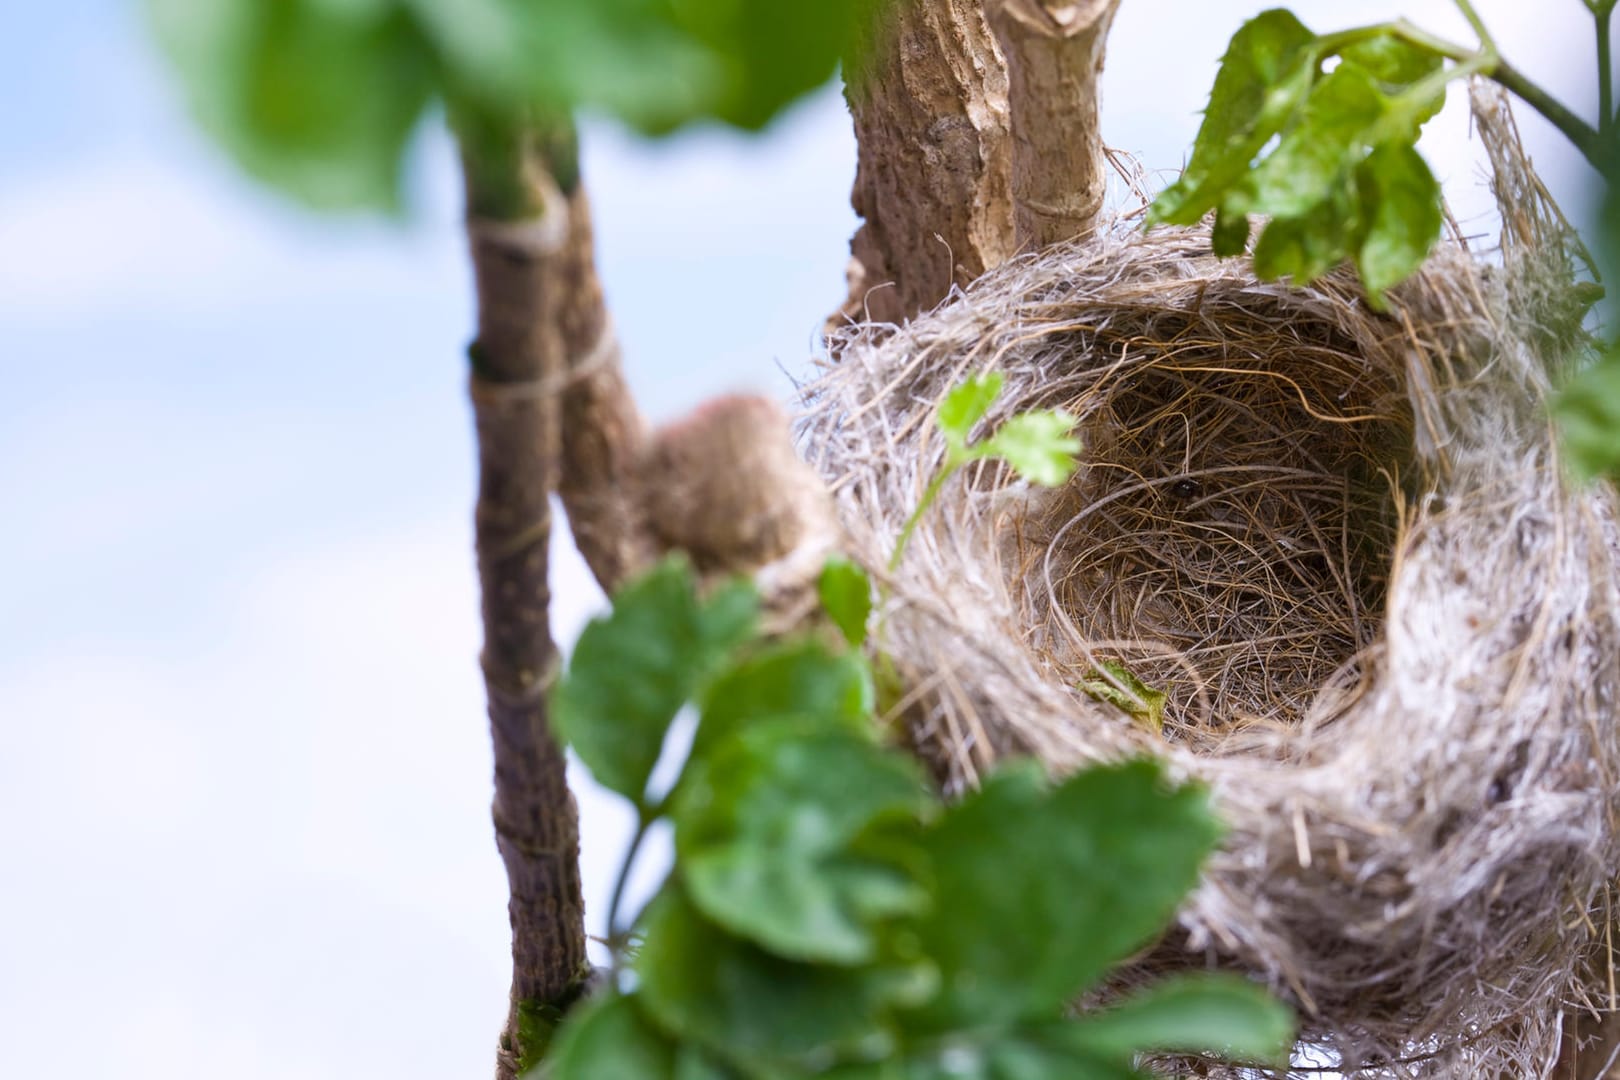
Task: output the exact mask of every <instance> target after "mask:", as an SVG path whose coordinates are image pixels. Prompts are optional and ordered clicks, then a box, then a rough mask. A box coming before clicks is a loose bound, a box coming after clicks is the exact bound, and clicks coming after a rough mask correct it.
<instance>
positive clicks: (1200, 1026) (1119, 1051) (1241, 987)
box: [1044, 975, 1294, 1066]
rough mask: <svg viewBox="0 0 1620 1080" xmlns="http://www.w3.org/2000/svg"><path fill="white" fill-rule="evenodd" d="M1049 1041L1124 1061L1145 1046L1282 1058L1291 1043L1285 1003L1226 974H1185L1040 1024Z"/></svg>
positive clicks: (1279, 1061) (1233, 1057)
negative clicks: (1105, 1005)
mask: <svg viewBox="0 0 1620 1080" xmlns="http://www.w3.org/2000/svg"><path fill="white" fill-rule="evenodd" d="M1044 1037H1045V1038H1046V1039H1047V1040H1049V1041H1051V1042H1054V1043H1059V1044H1061V1045H1064V1046H1069V1047H1074V1048H1076V1049H1080V1050H1087V1051H1090V1052H1092V1053H1095V1054H1097V1055H1099V1056H1102V1057H1107V1058H1114V1059H1117V1060H1120V1061H1130V1060H1131V1058H1132V1057H1133V1056H1134V1055H1136V1054H1140V1053H1144V1052H1150V1051H1160V1052H1175V1053H1211V1054H1215V1055H1216V1056H1218V1057H1220V1058H1222V1059H1223V1060H1227V1061H1249V1062H1260V1063H1265V1064H1270V1065H1279V1066H1280V1065H1286V1064H1287V1063H1288V1052H1289V1049H1290V1048H1291V1047H1292V1046H1293V1043H1294V1017H1293V1014H1292V1013H1291V1012H1290V1011H1289V1009H1288V1008H1287V1006H1285V1005H1283V1004H1282V1003H1281V1002H1279V1001H1278V1000H1277V999H1275V998H1273V997H1272V996H1271V995H1269V994H1267V993H1266V992H1265V991H1264V990H1263V989H1261V988H1260V987H1258V986H1255V985H1254V984H1253V983H1250V982H1245V981H1244V980H1243V979H1240V978H1237V977H1236V976H1231V975H1189V976H1183V977H1181V978H1177V979H1172V980H1167V981H1165V982H1162V983H1160V984H1158V985H1157V986H1153V987H1151V988H1149V989H1147V990H1144V991H1141V992H1140V993H1138V994H1136V995H1134V996H1133V997H1131V998H1130V999H1129V1000H1127V1001H1125V1002H1124V1003H1122V1004H1120V1005H1117V1006H1115V1007H1114V1008H1112V1009H1109V1010H1107V1011H1106V1012H1098V1013H1091V1014H1088V1015H1086V1016H1084V1017H1081V1018H1080V1019H1078V1020H1071V1021H1065V1022H1062V1023H1058V1024H1053V1025H1051V1026H1050V1027H1048V1028H1047V1029H1046V1031H1045V1033H1044Z"/></svg>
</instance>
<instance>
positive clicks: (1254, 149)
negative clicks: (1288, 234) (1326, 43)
mask: <svg viewBox="0 0 1620 1080" xmlns="http://www.w3.org/2000/svg"><path fill="white" fill-rule="evenodd" d="M1315 40H1316V37H1315V35H1313V34H1312V33H1311V32H1310V30H1308V29H1307V28H1306V27H1305V24H1304V23H1302V22H1300V21H1299V19H1297V18H1295V16H1294V14H1293V13H1292V12H1290V11H1286V10H1284V9H1281V8H1273V9H1271V10H1270V11H1265V12H1262V13H1261V14H1259V15H1257V16H1255V17H1254V18H1252V19H1250V20H1249V21H1248V22H1246V23H1244V24H1243V25H1242V26H1241V27H1240V28H1239V29H1238V32H1237V33H1236V34H1234V35H1233V36H1232V40H1231V43H1230V44H1229V45H1228V46H1227V49H1226V55H1225V56H1223V57H1222V58H1221V67H1220V71H1219V72H1218V73H1217V74H1216V76H1215V85H1214V88H1213V89H1212V90H1211V91H1210V95H1209V105H1208V107H1207V108H1206V109H1205V110H1204V121H1203V123H1202V124H1201V125H1200V126H1199V128H1198V136H1197V138H1196V140H1195V141H1194V143H1193V152H1192V157H1191V159H1190V160H1189V161H1188V162H1187V168H1186V170H1185V171H1184V172H1183V173H1182V175H1181V178H1180V179H1179V180H1177V181H1176V182H1175V183H1174V184H1171V185H1170V186H1169V187H1168V188H1166V189H1165V190H1164V191H1162V192H1160V193H1159V196H1158V198H1156V199H1154V200H1153V206H1152V207H1151V209H1150V211H1149V214H1148V223H1149V224H1150V225H1154V224H1159V223H1161V222H1163V223H1168V224H1172V225H1192V224H1195V223H1196V222H1197V221H1198V220H1199V219H1200V218H1202V217H1203V216H1204V215H1205V214H1207V213H1208V212H1209V211H1211V210H1213V209H1215V208H1216V207H1217V206H1218V205H1219V204H1220V203H1221V200H1222V196H1223V194H1224V193H1225V192H1226V191H1227V189H1229V188H1230V187H1231V186H1232V185H1233V184H1234V183H1236V182H1237V181H1238V180H1240V179H1242V178H1243V176H1245V175H1246V174H1247V173H1248V171H1249V168H1250V165H1251V164H1252V163H1253V161H1254V158H1255V155H1257V154H1259V153H1260V151H1261V149H1262V148H1263V147H1264V146H1265V144H1266V143H1267V142H1268V141H1269V140H1270V139H1271V137H1272V136H1274V135H1276V134H1277V133H1278V132H1279V131H1280V130H1282V128H1283V126H1284V124H1286V123H1287V122H1288V120H1289V118H1290V117H1291V116H1292V115H1293V114H1294V111H1295V110H1296V109H1297V108H1298V106H1299V104H1300V102H1301V101H1302V100H1303V99H1304V97H1305V94H1306V92H1307V91H1309V90H1310V87H1311V81H1312V79H1313V78H1314V76H1315V73H1316V58H1315V55H1314V53H1313V52H1312V49H1311V46H1312V45H1313V44H1314V42H1315Z"/></svg>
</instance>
